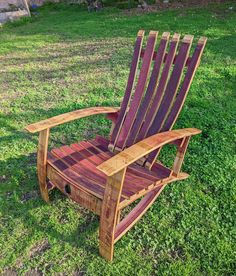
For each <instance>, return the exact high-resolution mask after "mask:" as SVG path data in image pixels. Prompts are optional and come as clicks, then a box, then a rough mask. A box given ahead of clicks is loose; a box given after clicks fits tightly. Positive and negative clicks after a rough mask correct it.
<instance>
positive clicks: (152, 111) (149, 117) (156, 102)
mask: <svg viewBox="0 0 236 276" xmlns="http://www.w3.org/2000/svg"><path fill="white" fill-rule="evenodd" d="M179 38H180V35H179V34H174V36H173V37H172V39H171V42H170V49H169V52H168V55H167V58H166V62H165V66H164V68H163V71H162V74H161V78H160V81H159V84H158V86H157V90H156V92H155V96H154V98H153V101H152V104H151V106H150V108H149V110H148V112H147V114H146V118H145V121H144V124H143V125H142V128H141V130H140V132H139V134H138V137H137V139H136V141H140V140H142V139H144V138H145V137H147V132H148V130H149V129H150V127H151V125H152V123H153V120H154V119H155V116H156V113H157V111H158V109H159V106H160V103H161V99H162V97H163V93H164V91H165V89H166V84H167V81H168V76H169V73H170V68H171V66H172V63H173V60H174V56H175V53H176V49H177V47H178V43H179Z"/></svg>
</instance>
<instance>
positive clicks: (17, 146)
mask: <svg viewBox="0 0 236 276" xmlns="http://www.w3.org/2000/svg"><path fill="white" fill-rule="evenodd" d="M232 6H233V9H232V10H231V9H229V7H232ZM235 10H236V5H235V3H233V2H229V3H226V4H224V5H220V6H215V5H213V6H210V7H209V8H207V9H189V10H176V11H163V12H160V13H151V14H144V15H138V16H136V15H132V16H128V15H124V14H123V13H122V12H120V11H118V10H115V9H109V10H104V11H102V12H99V13H91V14H88V13H87V12H86V11H85V10H81V9H78V8H75V7H65V6H62V5H58V6H55V7H54V8H53V6H46V7H44V8H41V10H40V11H39V14H38V16H37V17H34V18H32V19H30V20H28V19H27V20H23V21H20V22H17V23H13V24H8V25H6V26H5V27H3V28H2V29H1V31H0V60H1V74H0V83H1V85H0V87H1V90H0V91H1V92H0V102H1V108H0V126H1V127H0V273H4V272H8V273H9V272H10V273H14V272H17V274H18V275H25V274H26V272H28V275H32V273H33V272H35V273H36V271H37V272H38V274H39V275H40V273H43V274H45V275H233V274H234V273H235V271H236V260H235V251H236V231H235V229H236V228H235V210H236V204H235V203H236V183H235V179H236V175H235V161H236V160H235V159H236V158H235V152H236V151H235V136H236V135H235V134H236V131H235V118H236V104H235V103H236V99H235V91H236V83H235V80H236V47H235V45H236V29H235V26H236V13H235ZM141 28H142V29H145V30H146V31H147V32H148V31H149V30H159V31H160V32H163V31H170V32H171V33H172V34H173V33H174V32H179V33H181V34H189V33H190V34H195V37H196V39H195V41H194V42H195V43H196V41H197V39H198V38H199V37H200V36H202V35H204V36H207V37H208V39H209V40H208V43H207V46H206V50H205V53H204V56H203V59H202V62H201V66H200V67H199V70H198V72H197V74H196V77H195V79H194V82H193V84H192V87H191V89H190V92H189V96H188V98H187V100H186V103H185V106H184V109H183V111H182V113H181V115H180V117H179V120H178V122H177V124H176V126H175V128H183V127H196V128H200V129H202V130H203V133H202V134H201V135H199V136H196V137H194V138H193V139H192V141H191V143H190V146H189V150H188V153H187V155H186V160H185V163H184V167H183V170H184V171H186V172H189V173H190V174H191V177H190V178H189V179H188V180H185V181H182V182H179V183H175V184H173V185H170V186H168V187H167V188H166V189H165V191H164V192H163V194H162V195H161V196H160V198H159V199H158V200H157V201H156V202H155V203H154V204H153V206H152V207H151V209H150V210H149V211H148V212H147V213H146V215H145V216H144V217H143V218H142V220H141V221H140V222H139V223H137V224H136V226H135V227H134V228H133V229H132V230H130V231H129V232H128V234H127V235H125V236H124V238H122V239H121V241H119V242H118V243H117V244H116V247H115V259H114V262H113V263H112V264H109V263H107V262H106V261H104V260H103V259H102V258H101V257H100V256H99V254H98V239H97V236H98V224H99V221H98V218H97V216H95V215H93V214H92V213H90V212H88V211H86V210H85V209H83V208H81V207H80V206H79V205H77V204H75V203H73V202H71V201H70V200H68V199H66V198H65V197H64V196H63V195H61V194H60V193H59V192H57V191H53V192H52V194H51V199H52V200H51V203H50V204H49V205H47V204H45V203H44V202H43V201H42V200H41V198H40V196H39V192H38V184H37V175H36V149H37V139H38V136H37V135H29V134H28V133H26V132H25V131H24V130H23V128H24V127H25V126H26V125H27V124H29V123H32V122H36V121H39V120H41V119H44V118H48V117H51V116H54V115H58V114H61V113H63V112H67V111H71V110H75V109H79V108H84V107H89V106H95V105H96V106H117V105H119V104H120V102H121V99H122V97H123V94H124V89H125V85H126V80H127V75H128V68H129V67H128V66H129V62H130V59H131V54H132V50H133V48H132V47H133V43H134V39H135V35H136V33H137V31H138V30H139V29H141ZM109 127H110V123H109V122H108V121H107V120H105V118H104V117H102V116H95V117H90V118H89V119H83V120H79V121H76V122H73V123H70V124H65V125H63V126H60V127H58V128H55V129H53V130H52V133H51V134H52V135H51V137H52V139H51V140H50V147H54V146H57V145H59V144H60V143H72V142H75V141H78V140H81V139H84V138H90V137H94V136H95V134H98V133H99V134H102V135H108V133H109ZM171 156H172V151H170V150H166V151H165V152H164V153H163V158H164V159H165V160H166V161H167V162H169V159H170V157H171ZM59 273H61V274H59Z"/></svg>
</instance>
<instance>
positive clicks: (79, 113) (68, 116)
mask: <svg viewBox="0 0 236 276" xmlns="http://www.w3.org/2000/svg"><path fill="white" fill-rule="evenodd" d="M118 110H119V108H118V107H100V106H99V107H89V108H85V109H80V110H75V111H71V112H68V113H64V114H61V115H58V116H55V117H52V118H50V119H46V120H43V121H40V122H37V123H34V124H31V125H28V126H27V127H25V130H27V131H29V132H31V133H35V132H39V131H42V130H45V129H48V128H52V127H55V126H58V125H61V124H64V123H68V122H70V121H73V120H77V119H80V118H84V117H88V116H91V115H97V114H107V113H116V112H117V111H118Z"/></svg>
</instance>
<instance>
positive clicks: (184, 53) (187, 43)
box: [147, 36, 193, 136]
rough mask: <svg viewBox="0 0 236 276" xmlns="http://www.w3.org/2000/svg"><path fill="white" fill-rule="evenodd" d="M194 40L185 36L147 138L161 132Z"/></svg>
mask: <svg viewBox="0 0 236 276" xmlns="http://www.w3.org/2000/svg"><path fill="white" fill-rule="evenodd" d="M192 40H193V36H185V37H184V38H183V42H182V45H181V47H180V50H179V54H178V58H177V60H176V63H175V66H174V68H173V71H172V74H171V76H170V79H169V82H168V84H167V87H166V90H165V94H164V97H163V100H162V103H161V106H160V108H159V109H158V112H157V114H156V117H155V119H154V120H153V123H152V126H151V127H150V129H149V131H148V133H147V136H151V135H153V134H155V133H157V132H159V131H160V128H161V127H162V125H163V123H164V121H165V118H166V116H167V114H168V111H169V108H170V107H171V104H172V102H173V100H174V97H175V95H176V93H177V89H178V86H179V84H180V80H181V76H182V73H183V69H184V64H185V62H186V60H187V58H188V54H189V51H190V47H191V44H192Z"/></svg>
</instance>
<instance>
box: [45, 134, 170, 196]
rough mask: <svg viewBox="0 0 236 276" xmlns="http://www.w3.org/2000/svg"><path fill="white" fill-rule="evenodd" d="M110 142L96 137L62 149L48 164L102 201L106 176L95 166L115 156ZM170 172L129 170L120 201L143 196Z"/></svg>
mask: <svg viewBox="0 0 236 276" xmlns="http://www.w3.org/2000/svg"><path fill="white" fill-rule="evenodd" d="M108 144H109V141H108V140H106V139H105V138H103V137H100V136H97V137H96V138H95V139H93V140H89V141H81V142H79V143H76V144H72V145H70V146H62V147H60V148H56V149H53V150H51V151H50V152H49V153H48V164H49V165H50V166H52V167H53V168H54V169H55V170H56V171H57V172H58V173H59V174H60V176H61V177H64V178H65V179H66V180H67V181H69V182H70V183H71V184H72V185H73V186H74V187H77V188H78V189H82V190H85V191H86V192H89V193H91V194H93V195H95V196H96V197H98V198H100V199H102V198H103V194H104V190H105V184H106V180H107V176H106V175H105V174H103V173H102V172H101V171H99V170H98V169H97V168H96V167H97V166H98V165H100V164H101V163H102V162H104V161H106V160H107V159H109V158H110V157H112V156H114V155H115V154H114V153H112V152H110V151H109V149H108ZM170 173H171V170H169V169H168V168H166V167H164V166H163V165H161V164H159V163H156V164H155V166H154V167H153V170H152V171H150V170H148V169H146V168H144V167H142V166H139V165H131V166H129V167H128V169H127V172H126V175H125V180H124V185H123V189H122V194H121V201H123V200H125V199H129V200H132V199H134V198H137V196H138V195H140V196H142V195H143V194H145V193H146V192H148V191H149V190H151V189H153V188H155V187H156V186H157V185H160V182H161V180H162V179H164V178H168V177H169V175H170Z"/></svg>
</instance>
